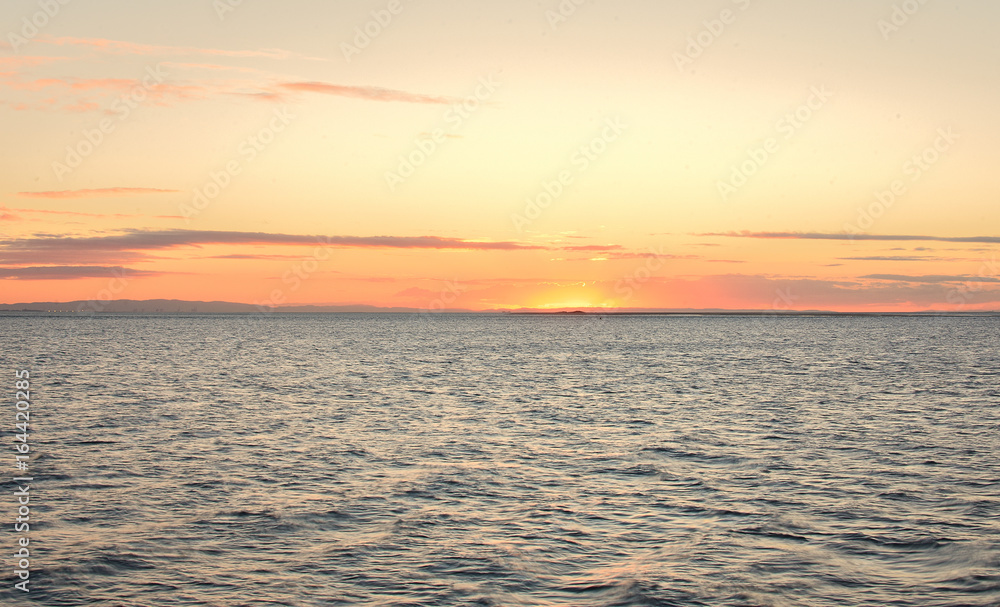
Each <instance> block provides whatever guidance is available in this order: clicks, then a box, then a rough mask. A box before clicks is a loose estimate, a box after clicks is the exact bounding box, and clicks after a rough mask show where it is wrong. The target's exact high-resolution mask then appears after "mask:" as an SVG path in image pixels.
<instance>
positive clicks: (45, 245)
mask: <svg viewBox="0 0 1000 607" xmlns="http://www.w3.org/2000/svg"><path fill="white" fill-rule="evenodd" d="M226 244H231V245H280V246H333V247H352V248H397V249H463V250H481V251H517V250H538V249H545V247H543V246H539V245H529V244H522V243H518V242H511V241H499V242H497V241H477V240H463V239H460V238H442V237H439V236H306V235H297V234H273V233H267V232H229V231H211V230H209V231H199V230H159V231H157V230H128V231H125V232H123V233H120V234H115V235H109V236H89V237H54V236H53V237H49V236H46V237H38V238H19V239H10V240H6V241H0V254H2V253H3V252H5V251H27V250H30V251H60V250H61V251H151V250H159V249H172V248H177V247H198V246H205V245H226Z"/></svg>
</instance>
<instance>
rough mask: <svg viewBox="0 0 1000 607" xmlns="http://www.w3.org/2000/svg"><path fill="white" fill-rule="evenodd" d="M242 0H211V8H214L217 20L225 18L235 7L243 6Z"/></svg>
mask: <svg viewBox="0 0 1000 607" xmlns="http://www.w3.org/2000/svg"><path fill="white" fill-rule="evenodd" d="M243 2H244V0H212V8H213V9H215V14H216V15H218V16H219V22H220V23H221V22H223V21H225V20H226V16H227V15H229V13H233V12H236V9H238V8H239V7H241V6H243Z"/></svg>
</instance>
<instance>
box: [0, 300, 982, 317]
mask: <svg viewBox="0 0 1000 607" xmlns="http://www.w3.org/2000/svg"><path fill="white" fill-rule="evenodd" d="M426 311H427V310H422V309H420V308H407V307H380V306H370V305H306V306H292V305H289V306H279V307H275V308H265V307H263V306H257V305H253V304H244V303H234V302H229V301H184V300H179V299H147V300H134V299H116V300H113V301H68V302H51V301H48V302H31V303H16V304H0V312H24V313H28V312H48V313H70V314H79V313H84V314H92V313H106V314H253V313H258V312H272V313H278V314H282V313H283V314H331V313H366V312H367V313H401V314H417V313H421V312H426ZM434 312H444V313H475V312H477V311H476V310H468V309H462V308H451V309H445V310H435V311H434ZM494 312H495V313H498V314H501V313H502V314H524V315H543V314H545V315H562V316H615V315H637V314H649V315H655V314H659V315H667V314H670V315H684V314H714V315H734V314H767V315H782V316H796V315H798V316H801V315H813V316H815V315H828V316H914V315H924V316H926V315H941V314H948V315H956V316H983V315H989V316H992V315H1000V311H987V312H983V311H979V312H939V311H933V310H928V311H923V312H832V311H828V310H724V309H718V308H706V309H694V308H684V309H667V308H664V309H651V308H617V309H601V308H584V309H574V310H541V309H532V308H519V309H510V310H495V311H494Z"/></svg>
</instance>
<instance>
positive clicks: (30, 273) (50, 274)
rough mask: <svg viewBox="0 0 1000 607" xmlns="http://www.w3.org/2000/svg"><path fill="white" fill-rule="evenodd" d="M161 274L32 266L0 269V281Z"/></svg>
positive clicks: (88, 267) (122, 270)
mask: <svg viewBox="0 0 1000 607" xmlns="http://www.w3.org/2000/svg"><path fill="white" fill-rule="evenodd" d="M162 274H163V273H162V272H147V271H144V270H132V269H129V268H123V267H120V266H118V267H105V266H32V267H27V268H0V279H5V280H11V279H13V280H79V279H82V278H109V277H113V276H122V275H125V276H128V277H129V278H133V277H134V278H143V277H151V276H160V275H162Z"/></svg>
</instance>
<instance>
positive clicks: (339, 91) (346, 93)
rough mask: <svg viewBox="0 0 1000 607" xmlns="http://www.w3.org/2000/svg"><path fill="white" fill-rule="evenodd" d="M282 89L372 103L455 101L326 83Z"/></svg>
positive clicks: (293, 84)
mask: <svg viewBox="0 0 1000 607" xmlns="http://www.w3.org/2000/svg"><path fill="white" fill-rule="evenodd" d="M278 86H279V87H280V88H282V89H285V90H289V91H296V92H307V93H322V94H324V95H336V96H338V97H354V98H358V99H368V100H371V101H401V102H405V103H436V104H441V105H447V104H450V103H452V102H453V101H454V100H452V99H450V98H448V97H437V96H434V95H423V94H418V93H408V92H406V91H398V90H394V89H386V88H381V87H376V86H349V85H342V84H327V83H324V82H286V83H283V84H279V85H278Z"/></svg>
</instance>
